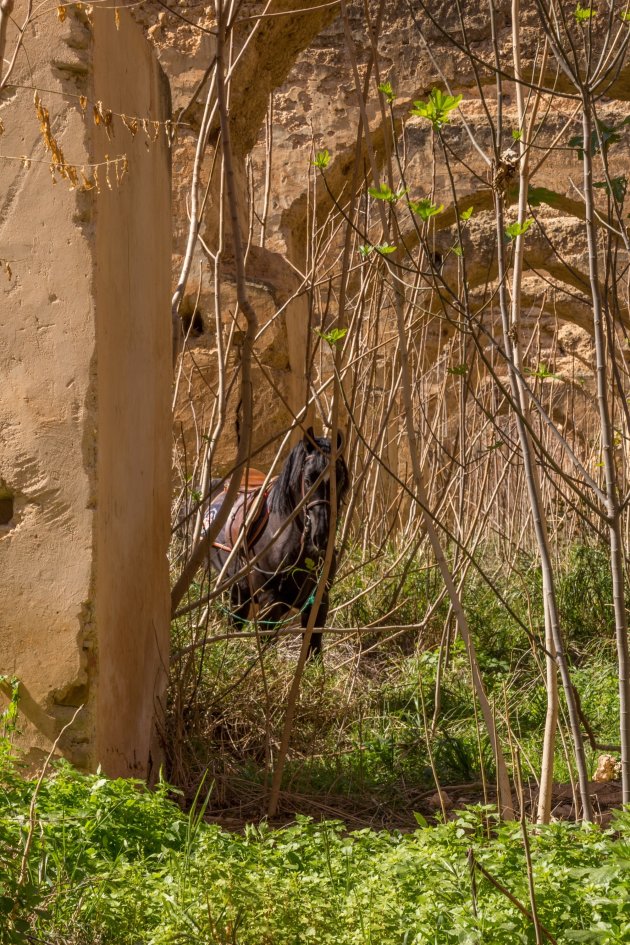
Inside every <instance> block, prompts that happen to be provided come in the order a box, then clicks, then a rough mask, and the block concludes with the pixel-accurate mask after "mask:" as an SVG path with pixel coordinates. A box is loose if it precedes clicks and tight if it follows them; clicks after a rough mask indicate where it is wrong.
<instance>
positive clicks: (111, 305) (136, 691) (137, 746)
mask: <svg viewBox="0 0 630 945" xmlns="http://www.w3.org/2000/svg"><path fill="white" fill-rule="evenodd" d="M25 10H26V4H22V5H20V4H19V3H16V9H15V16H16V21H18V22H21V21H20V17H22V16H24V14H25ZM14 41H15V32H14V31H13V29H12V28H10V29H9V35H8V42H9V45H10V44H11V43H12V42H14ZM11 81H12V82H13V83H15V85H14V86H9V88H8V89H7V91H6V92H5V93H4V96H3V98H2V99H1V100H0V117H1V118H2V123H3V126H4V134H3V136H2V150H3V154H5V155H11V156H16V157H17V159H15V157H14V158H8V159H5V160H3V161H1V162H0V178H1V182H0V194H1V196H0V206H1V209H0V232H1V240H0V245H1V246H2V250H1V253H2V261H3V265H4V271H3V273H2V277H1V279H0V292H1V294H2V302H1V304H0V375H1V376H2V382H3V384H2V394H1V395H0V431H1V434H0V519H1V521H0V567H1V569H2V576H3V580H2V586H3V594H2V598H1V599H0V674H6V675H7V676H16V677H18V679H19V681H20V708H21V709H22V711H23V713H24V717H25V719H26V724H25V728H24V732H23V735H22V741H23V744H24V746H25V747H27V748H30V749H31V750H32V751H33V752H35V754H37V752H41V751H44V752H48V750H49V749H50V745H51V743H52V742H53V741H54V740H55V739H56V738H57V737H58V736H59V735H60V732H61V730H62V728H63V726H64V725H65V724H66V723H68V722H69V721H70V720H71V719H72V717H73V716H74V714H75V712H76V711H77V709H78V708H79V707H80V706H83V709H82V710H81V712H80V713H79V715H78V716H77V718H76V721H75V722H74V724H73V725H72V726H71V727H70V728H69V729H68V730H67V731H65V733H64V734H63V735H62V737H61V741H60V743H59V748H60V750H61V751H62V752H63V753H64V754H65V755H66V756H67V757H69V758H70V759H71V760H72V761H74V762H75V763H77V764H79V765H81V766H85V767H90V768H95V767H96V766H97V765H98V764H102V766H103V769H104V770H105V771H106V772H107V773H109V774H112V775H118V774H125V775H128V774H137V775H140V776H144V775H146V774H147V772H148V770H149V767H150V753H151V745H150V741H151V731H152V728H153V722H154V719H155V713H156V707H158V706H159V702H160V699H161V697H162V695H163V691H164V685H165V678H166V664H167V653H168V628H169V596H168V568H167V560H166V552H167V547H168V540H169V524H168V523H169V507H170V389H171V353H170V329H169V311H168V297H169V288H170V286H169V283H170V256H171V234H170V171H169V169H170V153H169V147H168V140H167V136H166V133H165V128H166V124H165V123H166V122H167V120H168V119H169V117H170V113H169V93H168V86H167V85H166V84H165V80H164V76H163V74H162V73H161V71H160V69H159V67H158V65H157V62H156V61H155V58H154V56H153V53H152V51H151V48H150V46H149V45H148V44H147V42H146V40H145V38H144V36H143V34H142V31H141V30H140V28H139V27H138V26H137V25H136V24H135V23H134V22H133V20H132V19H131V18H130V16H129V14H128V12H127V11H125V10H120V11H118V14H117V15H116V16H115V14H114V11H113V10H112V9H108V10H102V11H101V10H94V11H93V13H92V15H91V16H88V15H87V14H86V12H85V11H84V10H82V9H75V8H74V7H69V8H67V11H66V16H65V17H64V18H63V22H61V21H60V20H59V19H58V18H57V16H56V15H55V14H54V13H50V14H48V15H46V16H45V17H44V18H42V19H40V20H37V21H35V22H34V24H33V26H32V27H29V28H28V29H27V30H26V32H25V37H24V52H23V53H22V54H20V56H19V57H18V60H17V65H16V69H15V71H14V73H13V75H12V77H11ZM21 86H25V87H26V88H21ZM32 86H35V87H36V88H38V89H39V90H41V91H40V92H39V95H40V104H39V114H36V112H35V109H34V106H33V91H32V88H31V87H32ZM95 110H96V111H95ZM123 115H125V116H127V119H126V121H127V124H126V125H125V122H124V121H123V118H122V117H121V116H123ZM137 118H138V119H139V121H138V124H137V126H136V119H137ZM142 118H147V119H150V121H151V122H152V124H151V125H148V124H147V125H146V126H145V128H144V130H143V127H142ZM95 119H97V121H98V123H97V121H95ZM40 126H41V127H40ZM44 138H46V139H47V142H48V148H49V150H48V152H47V150H46V147H45V144H44ZM50 148H54V149H55V154H56V158H55V163H56V167H55V168H53V169H51V168H50V166H49V162H50ZM21 154H27V155H28V156H29V158H31V159H32V161H28V162H22V161H21V160H20V159H19V155H21ZM60 155H61V156H60ZM51 173H52V177H53V179H54V181H55V182H54V183H53V182H52V181H51Z"/></svg>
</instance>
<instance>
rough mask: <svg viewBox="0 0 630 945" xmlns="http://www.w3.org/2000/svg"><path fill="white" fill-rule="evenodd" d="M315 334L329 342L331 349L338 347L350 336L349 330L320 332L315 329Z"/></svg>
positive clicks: (335, 329)
mask: <svg viewBox="0 0 630 945" xmlns="http://www.w3.org/2000/svg"><path fill="white" fill-rule="evenodd" d="M314 331H315V334H316V335H319V337H320V338H321V339H322V340H323V341H325V342H327V343H328V344H329V345H330V346H331V348H333V347H334V346H335V345H337V344H338V343H339V342H340V341H342V340H343V339H344V338H345V337H346V335H347V334H348V329H347V328H331V329H330V331H319V330H318V329H317V328H315V329H314Z"/></svg>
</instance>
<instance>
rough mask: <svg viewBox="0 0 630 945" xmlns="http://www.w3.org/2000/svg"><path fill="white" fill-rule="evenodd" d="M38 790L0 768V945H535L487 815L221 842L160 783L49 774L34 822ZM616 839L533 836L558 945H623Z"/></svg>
mask: <svg viewBox="0 0 630 945" xmlns="http://www.w3.org/2000/svg"><path fill="white" fill-rule="evenodd" d="M33 791H34V787H33V783H32V782H29V781H27V780H25V779H24V778H23V777H22V776H21V775H20V772H19V769H17V768H16V766H15V764H14V763H13V762H12V761H11V760H10V758H9V756H8V754H7V753H4V754H3V755H2V763H1V764H0V942H1V943H2V945H22V943H26V942H45V943H50V945H87V943H90V945H92V943H99V945H180V943H184V942H195V943H199V945H204V943H208V945H228V943H232V945H237V943H238V945H276V943H277V945H280V943H283V945H285V943H287V942H288V943H295V945H297V943H300V945H301V943H309V942H313V943H330V945H370V943H376V942H378V943H379V945H390V943H391V945H400V943H403V945H424V943H428V942H431V943H433V945H447V943H452V942H461V943H471V945H472V943H481V942H491V943H493V945H513V943H516V942H521V943H533V942H534V941H535V937H534V930H533V926H532V922H531V921H530V919H529V918H528V917H527V915H526V914H524V913H523V911H522V910H519V908H518V907H517V906H516V905H514V902H513V900H512V901H510V899H509V898H508V897H507V895H506V893H505V892H504V891H502V890H501V889H500V888H498V887H497V886H496V885H495V884H494V883H493V882H492V880H493V879H494V880H496V881H497V882H498V883H499V884H500V886H501V887H503V890H507V892H508V893H509V894H510V895H511V896H512V897H514V898H515V899H516V900H518V902H519V903H520V904H521V906H522V908H523V909H524V910H525V912H527V911H529V909H530V899H529V894H528V887H527V873H526V868H525V856H524V849H523V840H522V836H521V833H520V828H519V826H518V825H517V824H509V825H503V826H501V825H499V824H498V823H497V822H496V818H495V815H494V814H493V813H492V812H491V811H490V810H489V809H488V808H477V809H471V810H467V811H462V812H459V813H458V814H457V815H456V816H455V817H454V819H453V820H452V821H450V822H449V823H446V824H443V825H441V826H438V827H436V828H426V827H425V826H424V825H423V824H422V825H421V826H419V827H418V828H417V829H416V830H415V831H413V832H411V833H407V834H402V833H400V832H397V831H393V832H378V831H374V830H370V829H368V828H365V829H362V830H358V831H354V832H348V831H347V828H346V826H345V825H344V824H342V823H340V822H339V821H332V822H320V823H316V822H314V821H312V820H310V819H308V818H303V817H298V819H297V822H296V823H295V824H294V825H293V826H290V827H288V828H285V829H279V830H273V829H271V828H270V827H268V826H267V825H265V823H262V824H260V825H259V826H257V827H254V826H248V827H246V828H245V829H244V831H242V832H241V833H230V832H227V831H225V830H222V829H220V828H219V827H217V826H215V825H212V824H209V823H207V822H206V821H204V819H203V812H204V804H203V803H201V802H198V803H197V804H196V805H195V806H194V807H193V809H192V810H191V811H190V812H189V813H188V814H184V813H182V810H181V808H180V807H178V806H176V805H175V804H174V803H172V802H171V801H170V800H169V798H168V788H167V786H166V785H165V784H160V785H158V787H157V789H156V790H155V791H154V792H148V791H146V790H145V789H144V787H143V786H142V785H141V784H139V783H138V782H133V781H122V780H118V781H109V780H107V779H106V778H103V777H100V776H98V775H92V776H86V775H81V774H79V773H77V772H76V771H74V770H73V769H71V768H70V767H69V766H68V765H66V764H60V765H58V766H57V767H56V769H55V770H54V772H53V773H52V775H51V776H50V777H48V778H46V779H45V780H44V782H43V783H42V785H41V788H40V790H39V793H38V794H37V795H36V797H35V803H34V804H33V806H32V808H31V806H30V805H31V800H32V799H33ZM614 830H615V832H614V833H613V831H602V830H601V828H598V827H595V826H592V827H588V828H586V827H578V826H576V825H574V824H568V823H555V824H552V825H551V826H550V827H547V828H542V829H538V830H536V831H531V832H530V838H529V839H530V844H531V856H532V863H533V878H534V886H535V894H536V906H537V910H538V915H539V919H540V922H541V923H542V925H543V926H544V928H545V929H546V930H547V931H548V932H549V933H550V934H551V935H553V936H554V940H555V941H556V942H558V945H568V943H571V942H579V941H583V942H597V943H600V945H621V943H625V942H627V941H628V940H629V938H630V871H629V870H628V865H629V863H630V815H629V814H621V813H620V814H619V815H618V816H617V818H616V821H615V824H614ZM29 835H30V837H31V844H32V845H31V846H30V850H29V853H28V856H27V857H26V858H25V857H24V850H25V846H26V842H27V837H28V836H29ZM477 864H479V865H480V867H481V868H482V869H483V870H485V873H483V872H481V870H480V869H478V866H477ZM471 865H472V866H473V867H474V885H473V876H472V875H471ZM22 867H24V869H23V870H22ZM21 873H22V875H21ZM488 876H489V877H491V879H488Z"/></svg>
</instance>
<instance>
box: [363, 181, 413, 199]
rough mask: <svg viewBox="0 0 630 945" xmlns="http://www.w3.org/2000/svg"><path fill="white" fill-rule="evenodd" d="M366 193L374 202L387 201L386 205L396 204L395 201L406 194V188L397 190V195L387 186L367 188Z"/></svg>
mask: <svg viewBox="0 0 630 945" xmlns="http://www.w3.org/2000/svg"><path fill="white" fill-rule="evenodd" d="M368 193H369V195H370V197H374V199H375V200H387V202H388V203H396V201H397V200H400V198H401V197H402V196H404V194H406V193H407V188H406V187H404V188H403V189H402V190H399V191H398V193H394V191H393V190H392V189H391V188H390V187H389V186H388V185H387V184H380V185H379V186H378V187H368Z"/></svg>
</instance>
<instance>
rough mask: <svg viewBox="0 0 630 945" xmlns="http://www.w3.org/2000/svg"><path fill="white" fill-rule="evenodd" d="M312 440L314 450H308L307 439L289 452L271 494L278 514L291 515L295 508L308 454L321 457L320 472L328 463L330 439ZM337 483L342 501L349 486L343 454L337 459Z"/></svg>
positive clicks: (270, 505)
mask: <svg viewBox="0 0 630 945" xmlns="http://www.w3.org/2000/svg"><path fill="white" fill-rule="evenodd" d="M312 441H313V444H314V446H315V447H316V448H315V449H313V450H312V452H309V450H307V448H306V445H305V441H304V440H300V442H299V443H298V444H297V445H296V446H294V447H293V449H292V450H291V452H290V453H289V455H288V457H287V460H286V462H285V464H284V466H283V467H282V471H281V473H280V475H279V476H278V478H277V480H276V482H275V483H274V486H273V489H272V490H271V495H270V496H269V507H270V509H271V511H272V512H276V513H277V514H278V515H290V514H291V512H292V511H293V510H294V508H295V504H296V503H295V502H294V500H293V496H294V495H298V496H299V495H300V493H301V489H302V470H303V469H304V463H305V461H306V457H307V456H309V455H315V456H316V457H317V458H318V459H319V463H318V471H320V472H321V470H322V469H323V468H324V467H325V466H326V464H327V463H328V457H329V456H330V440H329V439H327V438H326V437H323V436H314V437H312ZM340 473H341V475H340ZM337 483H338V495H339V501H340V502H341V501H343V498H344V496H345V494H346V492H347V491H348V487H349V481H348V470H347V467H346V464H345V461H344V460H343V458H342V457H341V456H338V460H337Z"/></svg>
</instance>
